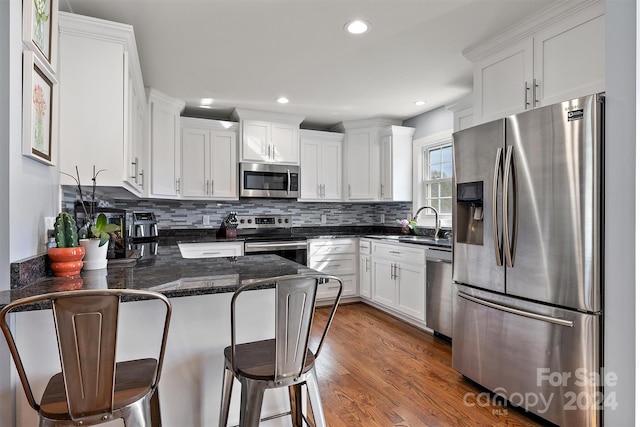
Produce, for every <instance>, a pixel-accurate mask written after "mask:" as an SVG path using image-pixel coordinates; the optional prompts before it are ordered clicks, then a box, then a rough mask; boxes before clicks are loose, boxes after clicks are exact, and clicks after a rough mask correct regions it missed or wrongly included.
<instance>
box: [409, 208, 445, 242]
mask: <svg viewBox="0 0 640 427" xmlns="http://www.w3.org/2000/svg"><path fill="white" fill-rule="evenodd" d="M425 209H431V210H432V211H433V213H435V214H436V232H435V233H434V235H433V238H434V239H437V238H438V232H439V231H440V219H439V214H438V210H437V209H436V208H434V207H433V206H423V207H421V208H420V209H418V211H417V212H416V214H415V215H414V217H413V220H414V221H417V220H418V215H420V212H422V211H423V210H425Z"/></svg>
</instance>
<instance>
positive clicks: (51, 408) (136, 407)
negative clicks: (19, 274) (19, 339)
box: [0, 289, 171, 427]
mask: <svg viewBox="0 0 640 427" xmlns="http://www.w3.org/2000/svg"><path fill="white" fill-rule="evenodd" d="M123 296H127V297H134V298H141V299H157V300H160V301H162V303H163V304H162V305H163V307H164V329H163V332H162V340H161V344H160V348H159V353H158V359H157V360H156V359H154V358H147V359H138V360H129V361H123V362H117V363H116V342H117V328H118V315H119V306H120V302H121V297H123ZM43 302H50V303H51V308H52V311H53V318H54V323H55V328H56V335H57V341H58V352H59V355H60V364H61V366H62V372H60V373H58V374H56V375H54V376H53V377H51V379H50V380H49V382H48V384H47V386H46V388H45V390H44V392H43V394H42V397H41V399H40V402H37V401H36V399H35V397H34V395H33V392H32V389H31V386H30V384H29V380H28V378H27V375H26V372H25V368H24V366H23V364H22V361H21V359H20V355H19V353H18V349H17V346H16V343H15V340H14V337H13V335H12V334H11V331H10V330H9V326H8V323H7V315H8V314H9V313H10V312H11V311H14V310H16V309H18V308H20V307H23V306H26V305H30V304H37V303H43ZM170 318H171V304H170V303H169V300H168V299H167V298H166V297H165V296H164V295H161V294H159V293H156V292H147V291H139V290H125V289H115V290H77V291H69V292H55V293H49V294H43V295H38V296H34V297H29V298H24V299H21V300H17V301H14V302H12V303H10V304H8V305H7V306H6V307H4V308H3V309H2V310H1V311H0V328H2V332H3V333H4V336H5V338H6V341H7V344H8V345H9V350H10V352H11V356H12V357H13V361H14V363H15V365H16V369H17V372H18V376H19V377H20V381H21V383H22V387H23V388H24V391H25V394H26V397H27V400H28V402H29V405H31V407H32V408H33V409H34V410H35V411H36V412H37V413H38V416H39V419H40V422H39V425H40V427H64V426H91V425H96V424H103V423H106V422H109V421H112V420H114V419H118V418H122V419H123V421H124V424H125V426H126V427H147V426H154V427H156V426H161V420H160V403H159V399H158V382H159V381H160V373H161V371H162V363H163V360H164V352H165V346H166V342H167V333H168V330H169V320H170Z"/></svg>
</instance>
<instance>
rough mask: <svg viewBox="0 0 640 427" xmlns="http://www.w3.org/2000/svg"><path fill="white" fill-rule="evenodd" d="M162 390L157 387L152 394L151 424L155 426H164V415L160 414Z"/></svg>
mask: <svg viewBox="0 0 640 427" xmlns="http://www.w3.org/2000/svg"><path fill="white" fill-rule="evenodd" d="M159 394H160V392H159V391H158V389H157V388H156V391H155V393H153V394H152V395H151V402H150V405H151V425H152V426H153V427H162V417H161V416H160V396H159Z"/></svg>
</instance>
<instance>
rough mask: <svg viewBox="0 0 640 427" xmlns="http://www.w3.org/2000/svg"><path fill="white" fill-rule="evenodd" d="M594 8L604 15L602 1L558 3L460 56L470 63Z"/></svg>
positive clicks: (474, 45) (483, 41) (586, 0)
mask: <svg viewBox="0 0 640 427" xmlns="http://www.w3.org/2000/svg"><path fill="white" fill-rule="evenodd" d="M591 6H594V7H595V8H597V9H598V11H600V12H601V14H603V13H604V9H605V7H604V0H585V1H579V2H571V1H558V2H554V3H552V4H551V6H549V7H548V8H546V9H543V10H542V11H540V12H538V13H536V14H534V15H532V16H531V17H530V18H528V19H525V20H523V21H521V22H518V23H516V24H515V25H512V26H510V27H508V28H507V29H506V30H504V31H502V32H500V33H499V34H497V35H495V36H493V37H491V38H489V39H486V40H482V41H480V42H477V43H474V44H472V45H471V46H469V47H467V48H466V49H464V50H463V51H462V56H464V57H465V58H467V59H468V60H469V61H471V62H477V61H479V60H480V59H482V58H484V57H487V56H489V55H492V54H494V53H496V52H499V51H501V50H502V49H504V48H506V47H507V46H509V45H511V44H513V43H516V42H519V41H521V40H524V39H526V38H527V37H532V36H533V35H534V34H535V33H536V32H538V31H540V30H542V29H544V28H548V27H549V26H551V25H553V24H555V23H557V22H559V21H562V20H563V19H565V18H567V17H568V16H570V15H573V14H576V13H580V12H582V11H584V10H586V9H588V8H589V7H591Z"/></svg>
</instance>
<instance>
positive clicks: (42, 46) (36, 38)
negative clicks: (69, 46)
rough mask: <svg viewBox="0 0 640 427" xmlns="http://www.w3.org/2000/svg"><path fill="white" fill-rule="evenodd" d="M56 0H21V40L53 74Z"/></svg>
mask: <svg viewBox="0 0 640 427" xmlns="http://www.w3.org/2000/svg"><path fill="white" fill-rule="evenodd" d="M57 32H58V0H22V41H23V43H24V44H25V46H26V47H27V48H28V49H29V50H31V51H32V52H33V53H34V54H35V55H36V56H38V59H40V61H42V62H43V63H44V64H45V66H46V67H47V68H48V69H49V71H51V72H52V73H53V74H55V73H56V66H57V62H56V61H57V52H58V37H57Z"/></svg>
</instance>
